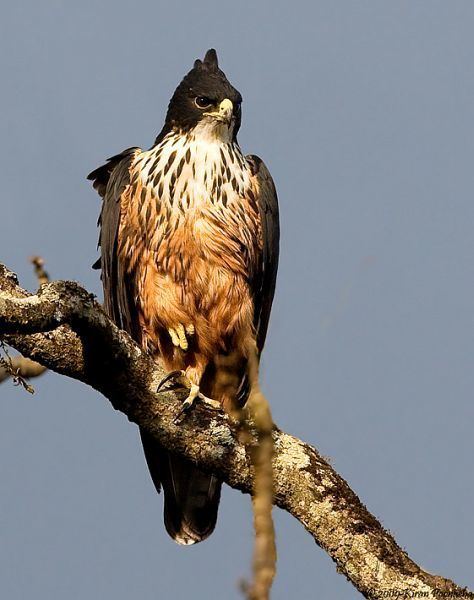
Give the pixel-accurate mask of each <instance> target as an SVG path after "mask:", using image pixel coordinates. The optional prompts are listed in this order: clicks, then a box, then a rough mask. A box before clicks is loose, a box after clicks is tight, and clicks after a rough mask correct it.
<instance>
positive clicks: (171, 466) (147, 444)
mask: <svg viewBox="0 0 474 600" xmlns="http://www.w3.org/2000/svg"><path fill="white" fill-rule="evenodd" d="M140 434H141V438H142V444H143V449H144V451H145V458H146V461H147V464H148V468H149V470H150V474H151V477H152V479H153V483H154V484H155V487H156V489H157V491H158V492H159V491H160V488H161V487H162V488H163V492H164V497H165V498H164V520H165V527H166V531H167V532H168V533H169V535H170V536H171V537H172V538H173V539H174V541H175V542H177V543H178V544H182V545H185V546H188V545H191V544H196V543H197V542H202V541H203V540H205V539H206V538H207V537H208V536H209V535H210V534H211V533H212V532H213V530H214V527H215V525H216V521H217V510H218V507H219V500H220V495H221V485H222V484H221V482H220V481H219V480H218V479H217V478H216V477H214V476H213V475H208V474H207V473H203V472H202V471H200V470H199V469H197V468H196V467H195V466H194V465H193V464H192V463H191V462H190V461H188V460H186V459H184V458H182V457H180V456H178V455H176V454H173V453H171V452H168V450H165V449H164V448H163V447H162V446H161V445H160V444H159V443H158V442H156V441H155V440H154V439H153V438H152V437H150V436H149V435H148V434H147V433H146V432H145V431H143V430H140Z"/></svg>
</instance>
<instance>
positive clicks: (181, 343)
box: [168, 323, 196, 350]
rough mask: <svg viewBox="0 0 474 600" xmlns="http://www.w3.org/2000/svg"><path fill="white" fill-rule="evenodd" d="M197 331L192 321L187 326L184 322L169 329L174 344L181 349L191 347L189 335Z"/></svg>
mask: <svg viewBox="0 0 474 600" xmlns="http://www.w3.org/2000/svg"><path fill="white" fill-rule="evenodd" d="M195 332H196V331H195V328H194V325H193V324H192V323H189V324H188V325H186V326H185V325H183V324H182V323H178V324H177V325H176V327H170V328H169V329H168V333H169V334H170V338H171V341H172V342H173V346H176V348H181V350H187V349H188V348H189V340H188V337H191V336H193V335H194V334H195Z"/></svg>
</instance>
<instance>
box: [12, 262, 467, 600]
mask: <svg viewBox="0 0 474 600" xmlns="http://www.w3.org/2000/svg"><path fill="white" fill-rule="evenodd" d="M0 338H1V339H3V340H4V341H5V342H6V343H7V344H9V345H10V346H12V347H14V348H16V349H17V350H18V351H19V352H21V354H23V355H24V356H26V357H28V358H30V359H31V360H34V361H37V362H39V363H40V364H42V365H44V366H45V367H47V368H48V369H51V370H53V371H56V372H57V373H60V374H62V375H67V376H68V377H72V378H74V379H77V380H79V381H82V382H84V383H86V384H88V385H90V386H92V387H93V388H95V389H96V390H98V391H99V392H101V393H102V394H103V395H104V396H105V397H106V398H108V399H109V400H110V402H111V403H112V405H113V407H114V408H115V409H116V410H120V411H121V412H123V413H124V414H125V415H126V416H127V417H128V419H129V420H130V421H132V422H134V423H136V424H137V425H139V426H140V427H143V428H144V429H146V430H147V431H148V432H150V433H151V434H152V435H153V436H154V437H155V438H156V439H157V440H159V442H160V443H161V444H162V445H163V446H164V447H165V448H167V449H169V450H173V451H174V452H177V453H179V454H181V455H182V456H185V457H186V458H188V459H190V460H192V461H193V462H194V463H196V464H197V465H199V468H201V469H202V470H204V471H208V472H212V473H215V474H216V475H218V477H219V478H220V479H222V480H223V481H225V482H226V483H227V484H228V485H230V486H231V487H233V488H236V489H238V490H241V491H242V492H245V493H250V491H251V489H252V484H253V473H252V466H251V460H250V457H249V455H248V452H247V451H246V448H245V445H244V444H243V443H242V442H241V441H240V440H239V435H238V428H237V426H236V424H235V423H233V422H232V420H231V419H229V418H228V416H226V415H225V414H224V413H222V412H220V411H217V410H215V409H212V408H211V407H209V406H207V405H203V404H198V405H197V406H196V407H195V409H193V411H192V412H191V414H190V415H189V416H188V417H187V418H186V419H185V420H184V421H182V422H180V423H179V424H176V423H175V422H174V419H175V417H176V415H177V414H178V412H179V410H180V407H181V397H180V395H179V394H176V393H173V392H166V393H163V394H156V393H155V391H154V390H156V387H157V385H158V382H159V381H160V380H161V379H162V378H163V376H164V372H163V370H162V369H161V368H160V366H159V365H157V364H156V363H155V362H154V361H152V360H151V358H150V357H149V356H147V355H146V354H145V353H144V352H142V351H141V350H140V348H139V347H138V346H137V345H136V344H135V343H134V342H133V340H132V339H131V338H130V337H129V336H128V335H127V334H126V333H125V332H123V331H121V330H119V329H118V328H117V327H116V326H115V325H114V324H113V323H112V322H111V321H110V320H109V319H108V317H107V316H106V315H105V313H104V312H103V310H102V308H101V306H100V305H99V304H98V303H97V302H96V301H95V300H94V298H93V296H92V295H91V294H89V293H88V292H86V291H85V290H84V289H83V288H81V287H80V286H79V285H78V284H76V283H73V282H65V281H57V282H53V283H47V284H45V285H43V286H42V287H41V288H40V290H39V291H38V293H37V294H35V295H31V294H29V293H28V292H26V291H25V290H23V289H22V288H21V287H20V286H19V285H18V281H17V278H16V276H15V275H14V274H13V273H12V272H10V271H9V270H8V269H7V268H6V267H5V266H3V265H1V264H0ZM253 436H254V443H255V433H254V434H253ZM273 444H274V457H273V473H274V490H275V499H274V503H275V504H276V505H277V506H279V507H280V508H282V509H283V510H286V511H288V512H289V513H290V514H292V515H293V516H294V517H295V518H296V519H298V521H300V522H301V523H302V525H303V526H304V527H305V528H306V530H307V531H308V532H309V533H310V534H311V535H312V536H313V538H314V540H315V541H316V543H317V544H318V545H319V546H320V547H321V548H323V549H324V550H325V551H326V552H328V554H329V555H330V556H331V557H332V559H333V560H334V561H335V563H336V565H337V569H338V571H340V572H341V573H343V574H344V575H345V576H346V577H347V578H348V579H349V580H350V581H351V582H352V583H353V584H354V586H355V587H356V588H357V589H358V590H359V591H360V592H361V593H362V594H363V595H364V596H365V597H366V598H370V599H374V600H375V599H380V598H388V597H392V596H393V597H397V594H398V597H414V598H415V597H419V598H441V597H444V598H447V597H451V598H474V594H473V593H472V592H470V591H469V590H467V589H466V588H461V587H459V586H457V585H456V584H455V583H454V582H452V581H450V580H449V579H445V578H443V577H441V576H438V575H433V574H431V573H427V572H426V571H424V570H422V569H421V568H420V567H419V566H418V565H417V564H415V563H414V562H413V561H412V560H411V559H410V558H409V556H408V555H407V554H406V552H404V551H403V550H402V549H401V548H400V547H399V546H398V545H397V543H396V542H395V540H394V539H393V537H392V536H391V535H390V534H389V533H388V532H387V531H386V530H385V529H384V528H383V527H382V525H381V524H380V523H379V522H378V521H377V519H376V518H375V517H374V516H373V515H371V514H370V513H369V512H368V510H367V509H366V507H365V506H364V505H363V504H362V503H361V502H360V500H359V498H358V497H357V496H356V494H355V493H354V492H353V491H352V490H351V489H350V487H349V486H348V484H347V483H346V481H345V480H344V479H343V478H342V477H340V476H339V475H338V474H337V473H336V472H335V471H334V469H333V468H332V467H331V466H330V465H329V464H328V463H327V462H326V461H325V460H324V459H323V458H322V457H321V455H320V454H319V453H318V451H317V450H316V449H315V448H313V447H312V446H310V445H309V444H306V443H304V442H302V441H301V440H299V439H297V438H295V437H293V436H291V435H288V434H286V433H284V432H282V431H280V430H278V429H277V428H275V430H274V431H273ZM316 587H317V584H316Z"/></svg>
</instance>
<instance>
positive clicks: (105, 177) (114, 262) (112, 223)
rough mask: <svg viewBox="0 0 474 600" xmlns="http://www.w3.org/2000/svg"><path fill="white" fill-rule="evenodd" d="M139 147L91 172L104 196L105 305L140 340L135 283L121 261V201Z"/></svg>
mask: <svg viewBox="0 0 474 600" xmlns="http://www.w3.org/2000/svg"><path fill="white" fill-rule="evenodd" d="M138 150H140V149H139V148H128V149H127V150H124V151H123V152H122V153H120V154H117V155H115V156H112V157H111V158H109V159H108V161H107V163H106V164H105V165H103V166H101V167H99V168H98V169H96V170H95V171H92V173H90V174H89V175H88V177H87V178H88V179H90V180H92V182H93V185H94V188H95V189H96V190H97V191H98V192H99V194H100V195H101V196H102V198H103V203H102V210H101V213H100V216H99V226H100V235H99V246H100V250H101V257H100V260H99V261H98V263H96V265H94V266H95V267H96V268H100V269H101V278H102V285H103V288H104V305H105V310H106V312H107V314H108V315H109V316H110V317H111V319H112V320H113V321H114V323H116V324H117V325H118V326H119V327H120V328H121V329H124V330H125V331H127V332H128V333H129V334H130V335H131V336H132V337H133V338H134V339H135V340H136V341H138V339H137V335H138V323H137V319H136V310H134V302H133V283H132V281H131V279H130V277H129V276H128V275H126V273H125V272H124V269H123V267H122V266H121V265H120V263H119V260H118V252H117V246H118V231H119V224H120V201H121V197H122V194H123V192H124V191H125V189H126V187H127V186H128V185H129V184H130V172H129V169H130V165H131V163H132V161H133V158H134V155H135V153H136V152H137V151H138Z"/></svg>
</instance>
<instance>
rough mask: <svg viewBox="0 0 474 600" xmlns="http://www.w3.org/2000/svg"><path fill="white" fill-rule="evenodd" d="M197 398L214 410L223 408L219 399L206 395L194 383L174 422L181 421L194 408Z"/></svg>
mask: <svg viewBox="0 0 474 600" xmlns="http://www.w3.org/2000/svg"><path fill="white" fill-rule="evenodd" d="M197 400H200V401H201V402H203V403H204V404H206V405H207V406H209V407H210V408H212V409H213V410H222V406H221V404H220V402H217V400H213V399H212V398H208V397H207V396H205V395H204V394H203V393H202V392H200V391H199V386H198V385H196V384H194V383H192V384H191V388H190V390H189V395H188V397H187V398H186V399H185V400H184V402H183V404H182V406H181V409H180V411H179V412H178V414H177V415H176V417H175V418H174V419H173V422H174V423H180V422H181V421H182V420H183V419H184V417H185V416H186V415H187V414H188V413H189V412H190V410H191V409H192V408H193V406H194V405H195V403H196V401H197Z"/></svg>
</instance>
